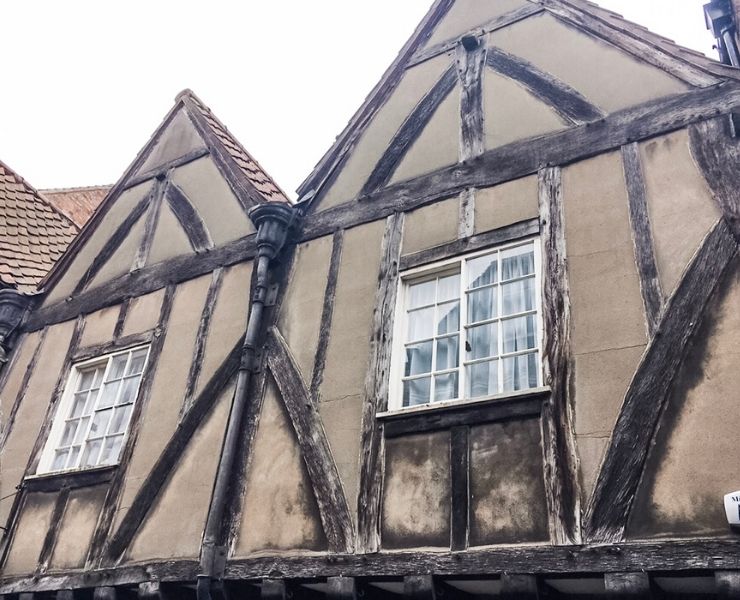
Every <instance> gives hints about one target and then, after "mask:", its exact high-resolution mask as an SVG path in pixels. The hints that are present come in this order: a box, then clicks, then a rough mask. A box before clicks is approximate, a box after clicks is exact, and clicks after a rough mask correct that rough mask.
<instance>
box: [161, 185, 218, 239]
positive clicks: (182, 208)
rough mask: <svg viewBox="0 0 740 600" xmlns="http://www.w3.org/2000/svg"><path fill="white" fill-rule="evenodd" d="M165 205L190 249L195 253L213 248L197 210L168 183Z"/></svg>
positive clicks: (176, 188)
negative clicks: (167, 206)
mask: <svg viewBox="0 0 740 600" xmlns="http://www.w3.org/2000/svg"><path fill="white" fill-rule="evenodd" d="M165 197H166V199H167V204H168V205H169V207H170V208H171V209H172V212H173V213H174V215H175V218H176V219H177V221H178V223H180V225H181V226H182V229H183V231H184V232H185V235H186V236H187V238H188V242H190V247H191V248H192V249H193V250H195V251H196V252H203V251H204V250H207V249H209V248H213V240H212V239H211V234H210V233H208V228H207V227H206V224H205V223H204V222H203V218H202V217H201V216H200V214H199V213H198V211H197V209H196V208H195V206H194V205H193V203H192V202H191V201H190V199H189V198H188V197H187V196H186V195H185V192H183V191H182V190H181V189H180V188H179V187H177V186H176V185H175V184H174V183H172V182H170V184H169V186H168V188H167V195H166V196H165Z"/></svg>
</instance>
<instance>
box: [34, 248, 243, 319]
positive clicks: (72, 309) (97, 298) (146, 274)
mask: <svg viewBox="0 0 740 600" xmlns="http://www.w3.org/2000/svg"><path fill="white" fill-rule="evenodd" d="M256 253H257V244H256V235H255V234H251V235H248V236H246V237H243V238H240V239H238V240H234V241H233V242H229V243H227V244H224V245H223V246H219V247H218V248H214V249H213V250H209V251H207V252H204V253H203V254H190V255H185V256H178V257H176V258H172V259H170V260H166V261H163V262H161V263H158V264H156V265H152V266H150V267H145V268H143V269H141V270H140V271H136V272H135V273H126V274H124V275H121V276H120V277H117V278H115V279H112V280H111V281H108V282H107V283H104V284H103V285H101V286H99V287H97V288H96V289H94V290H88V291H85V292H82V293H81V294H78V295H76V296H74V297H71V298H69V299H67V300H61V301H59V302H56V303H54V304H52V305H50V306H47V307H43V308H39V309H37V310H35V311H34V312H33V313H32V314H31V315H30V316H29V319H28V321H27V322H26V323H25V325H24V326H23V327H24V329H25V330H26V331H35V330H37V329H41V328H42V327H44V326H46V325H53V324H55V323H61V322H63V321H68V320H70V319H74V318H75V317H76V316H77V315H79V314H88V313H92V312H95V311H97V310H100V309H101V308H106V307H108V306H113V305H115V304H118V303H120V302H121V301H123V300H124V299H126V298H132V297H138V296H143V295H145V294H148V293H150V292H154V291H156V290H159V289H162V288H163V287H166V286H167V285H169V284H172V283H181V282H183V281H188V280H189V279H194V278H196V277H199V276H201V275H205V274H206V273H211V272H212V271H215V270H216V269H219V268H221V267H228V266H231V265H234V264H237V263H240V262H244V261H247V260H251V259H253V258H254V257H255V255H256Z"/></svg>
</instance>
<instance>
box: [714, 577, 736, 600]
mask: <svg viewBox="0 0 740 600" xmlns="http://www.w3.org/2000/svg"><path fill="white" fill-rule="evenodd" d="M714 580H715V583H716V586H717V597H718V598H734V599H737V598H740V571H716V572H715V573H714Z"/></svg>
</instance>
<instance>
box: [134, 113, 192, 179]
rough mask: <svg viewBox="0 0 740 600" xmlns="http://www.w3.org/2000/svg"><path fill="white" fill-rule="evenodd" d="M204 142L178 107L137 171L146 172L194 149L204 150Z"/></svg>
mask: <svg viewBox="0 0 740 600" xmlns="http://www.w3.org/2000/svg"><path fill="white" fill-rule="evenodd" d="M204 149H205V144H204V143H203V140H202V139H201V137H200V135H198V132H197V131H196V130H195V127H193V124H192V123H191V122H190V119H189V117H188V116H187V114H186V113H185V110H184V109H182V108H181V109H180V110H178V111H177V113H175V115H174V116H173V117H172V120H171V121H170V122H169V123H168V124H167V126H166V129H165V131H164V132H163V133H162V135H161V137H160V138H159V140H158V141H157V143H156V144H155V145H154V148H152V151H151V153H150V154H149V156H148V157H147V158H146V160H145V161H144V163H143V164H142V165H141V167H140V168H139V169H138V171H137V173H146V172H147V171H150V170H151V169H155V168H157V167H159V166H160V165H163V164H165V163H167V162H169V161H172V160H175V159H177V158H180V157H181V156H185V155H186V154H188V153H189V152H193V151H195V150H204Z"/></svg>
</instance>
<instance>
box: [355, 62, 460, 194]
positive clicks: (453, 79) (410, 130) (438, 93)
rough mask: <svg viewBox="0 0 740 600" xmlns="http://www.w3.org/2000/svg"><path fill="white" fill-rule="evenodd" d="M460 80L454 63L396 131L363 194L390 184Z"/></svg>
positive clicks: (364, 187) (363, 189)
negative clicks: (435, 113) (407, 154)
mask: <svg viewBox="0 0 740 600" xmlns="http://www.w3.org/2000/svg"><path fill="white" fill-rule="evenodd" d="M456 83H457V74H456V73H455V68H454V67H450V68H449V69H447V71H445V72H444V74H443V75H442V77H440V79H439V81H437V83H435V84H434V86H433V87H432V89H431V90H430V91H429V92H428V93H427V94H426V95H425V96H424V97H423V98H422V99H421V100H420V101H419V104H417V105H416V108H414V110H413V111H412V113H411V114H410V115H409V116H408V117H407V118H406V120H405V121H404V122H403V124H402V125H401V127H400V129H399V130H398V132H397V133H396V135H395V136H394V137H393V139H392V140H391V142H390V144H389V145H388V148H387V149H386V151H385V153H384V154H383V156H382V157H381V158H380V160H379V161H378V164H376V165H375V168H374V169H373V172H372V173H371V174H370V177H369V178H368V180H367V182H366V183H365V185H364V186H363V188H362V194H363V195H367V194H371V193H372V192H375V191H377V190H379V189H381V188H383V187H385V186H386V184H387V183H388V181H390V179H391V177H392V176H393V173H394V172H395V170H396V167H397V166H398V165H399V163H400V162H401V160H402V159H403V157H404V156H405V155H406V152H408V150H409V148H411V145H412V144H413V143H414V142H415V141H416V139H417V138H418V137H419V135H421V132H422V131H423V130H424V128H425V127H426V126H427V124H428V123H429V121H430V120H431V118H432V116H433V115H434V112H435V111H436V110H437V108H438V107H439V105H440V104H442V102H443V101H444V99H445V98H447V96H448V95H449V94H450V92H451V91H452V90H453V88H454V87H455V84H456Z"/></svg>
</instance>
